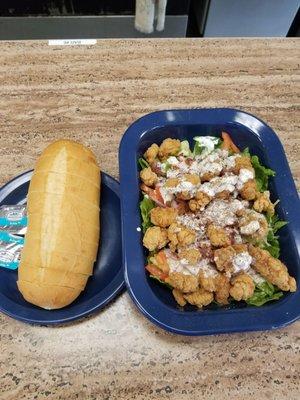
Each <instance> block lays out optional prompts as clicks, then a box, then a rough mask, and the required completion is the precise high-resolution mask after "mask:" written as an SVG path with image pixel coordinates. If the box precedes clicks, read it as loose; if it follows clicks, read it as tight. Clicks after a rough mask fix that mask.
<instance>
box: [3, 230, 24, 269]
mask: <svg viewBox="0 0 300 400" xmlns="http://www.w3.org/2000/svg"><path fill="white" fill-rule="evenodd" d="M23 246H24V238H23V237H20V236H16V235H12V234H11V233H9V232H5V231H0V267H3V268H8V269H17V268H18V266H19V262H20V257H21V251H22V249H23Z"/></svg>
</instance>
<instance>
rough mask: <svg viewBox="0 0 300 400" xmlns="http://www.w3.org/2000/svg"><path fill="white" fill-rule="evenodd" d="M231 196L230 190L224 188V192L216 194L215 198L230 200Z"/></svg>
mask: <svg viewBox="0 0 300 400" xmlns="http://www.w3.org/2000/svg"><path fill="white" fill-rule="evenodd" d="M230 196H231V193H230V192H229V190H222V192H219V193H217V194H216V196H215V198H216V199H221V200H228V199H229V198H230Z"/></svg>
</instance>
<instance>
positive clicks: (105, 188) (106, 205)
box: [0, 171, 124, 325]
mask: <svg viewBox="0 0 300 400" xmlns="http://www.w3.org/2000/svg"><path fill="white" fill-rule="evenodd" d="M31 175H32V171H29V172H25V173H24V174H22V175H19V176H18V177H16V178H15V179H13V180H11V181H10V182H8V183H7V184H6V185H5V186H3V187H2V188H1V189H0V205H2V204H23V203H25V202H26V196H27V192H28V187H29V182H30V178H31ZM101 178H102V184H101V215H100V219H101V241H100V244H101V245H100V249H99V253H98V256H97V260H96V262H95V265H94V274H93V276H91V277H90V278H89V280H88V283H87V286H86V288H85V290H84V291H83V292H82V294H81V295H80V296H79V297H78V298H77V299H76V300H75V301H74V302H73V303H72V304H70V305H69V306H67V307H65V308H62V309H60V310H52V311H48V310H44V309H42V308H39V307H36V306H34V305H32V304H30V303H28V302H27V301H26V300H24V299H23V297H22V295H21V293H20V292H19V290H18V288H17V284H16V281H17V271H11V270H7V269H4V268H0V311H2V312H3V313H5V314H7V315H9V316H10V317H12V318H15V319H18V320H20V321H24V322H28V323H33V324H42V325H49V324H61V323H65V322H69V321H74V320H76V319H79V318H82V317H83V316H86V315H89V314H91V313H93V312H95V311H96V310H99V309H101V308H103V307H104V306H105V305H106V304H107V303H108V302H110V301H111V300H112V299H113V298H114V297H115V296H116V295H117V294H118V293H120V291H121V290H122V289H123V288H124V276H123V271H122V243H121V215H120V198H119V183H118V182H117V181H116V180H114V179H113V178H112V177H110V176H109V175H107V174H105V173H103V172H102V174H101Z"/></svg>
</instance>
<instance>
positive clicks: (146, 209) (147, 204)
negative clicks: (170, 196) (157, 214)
mask: <svg viewBox="0 0 300 400" xmlns="http://www.w3.org/2000/svg"><path fill="white" fill-rule="evenodd" d="M154 207H155V203H154V201H152V200H151V199H149V197H146V196H144V198H143V200H142V201H141V202H140V210H141V216H142V221H143V222H142V229H143V233H145V232H146V230H147V229H148V228H149V227H150V226H152V222H151V220H150V211H151V210H152V208H154Z"/></svg>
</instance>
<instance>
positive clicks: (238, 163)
mask: <svg viewBox="0 0 300 400" xmlns="http://www.w3.org/2000/svg"><path fill="white" fill-rule="evenodd" d="M241 169H248V170H249V171H252V172H253V173H254V168H253V167H252V164H251V159H250V157H247V156H241V157H237V158H236V159H235V165H234V167H233V169H232V172H233V173H234V174H236V175H238V174H239V172H240V170H241Z"/></svg>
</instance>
